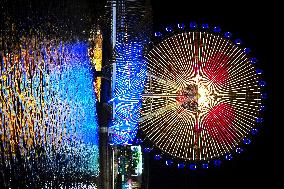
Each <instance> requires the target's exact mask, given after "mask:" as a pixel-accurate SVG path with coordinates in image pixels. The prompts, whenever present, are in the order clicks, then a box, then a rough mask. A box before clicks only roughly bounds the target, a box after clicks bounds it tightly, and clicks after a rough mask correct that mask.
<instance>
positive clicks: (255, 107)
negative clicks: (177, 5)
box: [139, 23, 263, 169]
mask: <svg viewBox="0 0 284 189" xmlns="http://www.w3.org/2000/svg"><path fill="white" fill-rule="evenodd" d="M208 28H209V27H208V24H205V25H202V29H201V31H198V30H197V24H196V23H191V24H190V29H192V31H185V25H182V24H179V25H178V30H179V32H178V33H176V34H172V35H171V36H170V37H166V38H164V39H163V40H162V39H161V40H160V42H158V43H157V44H156V45H155V46H154V47H153V48H152V50H151V51H150V52H149V54H148V56H147V60H148V68H147V75H148V76H147V77H148V78H147V83H146V85H145V90H144V94H143V95H142V98H143V103H142V109H141V118H140V126H139V128H140V129H141V131H142V132H143V134H145V136H146V138H147V139H149V141H150V142H151V143H153V144H154V146H156V147H157V148H158V149H160V150H161V151H162V153H164V154H166V155H168V156H171V157H173V158H177V159H180V160H181V161H184V162H188V161H200V162H202V161H203V162H204V161H205V162H206V161H209V160H212V159H217V158H221V157H222V156H226V155H228V154H229V155H230V153H232V152H233V150H234V149H242V148H241V147H240V146H241V145H243V140H245V139H247V138H249V137H250V135H251V132H252V131H253V130H254V129H255V128H256V127H257V126H258V122H257V120H258V119H260V118H261V117H260V116H261V112H260V107H261V106H262V105H263V99H262V98H261V95H262V93H261V90H262V87H263V86H262V84H263V83H262V84H260V83H259V81H261V74H262V72H260V71H259V70H258V69H256V67H255V64H254V63H252V60H255V58H254V57H251V55H250V54H249V52H248V50H247V49H249V48H244V47H242V46H240V44H241V43H240V40H236V43H233V42H232V41H231V40H230V38H231V37H232V34H231V33H230V32H225V34H224V36H222V35H221V34H219V33H220V28H219V27H215V28H214V29H213V32H210V31H209V29H208ZM166 32H167V33H169V32H173V28H172V27H167V28H166ZM155 37H156V38H161V37H163V34H162V33H161V32H156V33H155ZM256 70H258V71H256ZM237 151H238V152H240V150H237ZM230 157H231V156H230ZM206 165H208V163H206ZM179 167H181V166H179ZM205 167H206V168H208V166H205ZM190 169H196V166H195V164H194V166H191V168H190Z"/></svg>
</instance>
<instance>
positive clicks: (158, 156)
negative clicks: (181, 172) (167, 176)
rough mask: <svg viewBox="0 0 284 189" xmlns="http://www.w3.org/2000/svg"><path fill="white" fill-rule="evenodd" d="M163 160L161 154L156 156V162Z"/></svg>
mask: <svg viewBox="0 0 284 189" xmlns="http://www.w3.org/2000/svg"><path fill="white" fill-rule="evenodd" d="M161 159H162V156H161V155H160V154H156V155H155V156H154V160H161Z"/></svg>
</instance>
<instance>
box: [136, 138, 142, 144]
mask: <svg viewBox="0 0 284 189" xmlns="http://www.w3.org/2000/svg"><path fill="white" fill-rule="evenodd" d="M135 143H136V144H142V143H143V140H142V139H141V138H137V139H136V142H135Z"/></svg>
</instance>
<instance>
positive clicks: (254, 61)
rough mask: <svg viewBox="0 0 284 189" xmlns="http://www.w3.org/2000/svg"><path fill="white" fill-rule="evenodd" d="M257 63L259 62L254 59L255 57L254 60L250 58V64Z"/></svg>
mask: <svg viewBox="0 0 284 189" xmlns="http://www.w3.org/2000/svg"><path fill="white" fill-rule="evenodd" d="M257 61H258V60H257V58H254V57H253V58H250V63H251V64H256V63H257Z"/></svg>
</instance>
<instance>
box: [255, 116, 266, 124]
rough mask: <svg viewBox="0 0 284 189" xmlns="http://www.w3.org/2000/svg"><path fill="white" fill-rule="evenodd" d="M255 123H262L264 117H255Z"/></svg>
mask: <svg viewBox="0 0 284 189" xmlns="http://www.w3.org/2000/svg"><path fill="white" fill-rule="evenodd" d="M255 121H256V123H262V122H263V121H264V119H263V118H262V117H257V118H256V119H255Z"/></svg>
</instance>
